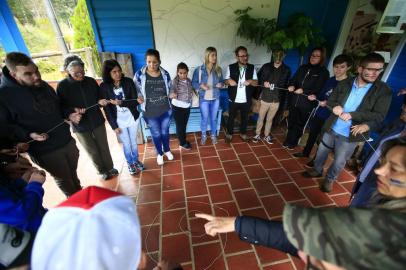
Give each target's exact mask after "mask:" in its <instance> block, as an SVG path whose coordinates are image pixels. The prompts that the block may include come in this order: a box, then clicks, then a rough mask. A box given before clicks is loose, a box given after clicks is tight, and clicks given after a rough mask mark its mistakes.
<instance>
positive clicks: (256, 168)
mask: <svg viewBox="0 0 406 270" xmlns="http://www.w3.org/2000/svg"><path fill="white" fill-rule="evenodd" d="M244 168H245V171H246V172H247V174H248V178H249V179H250V180H253V179H259V178H267V177H268V175H267V174H266V172H265V170H264V169H262V166H261V165H252V166H244Z"/></svg>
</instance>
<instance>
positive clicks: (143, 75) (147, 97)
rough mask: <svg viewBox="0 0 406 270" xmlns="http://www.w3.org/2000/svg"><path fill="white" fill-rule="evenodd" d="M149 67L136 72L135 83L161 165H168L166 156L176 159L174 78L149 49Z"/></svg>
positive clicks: (147, 57) (154, 51)
mask: <svg viewBox="0 0 406 270" xmlns="http://www.w3.org/2000/svg"><path fill="white" fill-rule="evenodd" d="M145 62H146V65H145V66H143V67H142V68H141V69H140V70H138V71H137V72H136V73H135V76H134V82H135V86H136V88H137V92H138V102H139V103H140V104H141V111H142V114H143V117H144V119H145V121H146V122H147V123H148V125H149V127H150V130H151V136H152V141H153V142H154V145H155V149H156V151H157V158H156V160H157V163H158V165H163V164H164V155H165V156H166V157H167V158H168V160H173V155H172V153H171V149H170V148H169V125H170V123H171V116H172V107H171V103H170V101H169V97H168V96H169V90H170V85H171V77H170V76H169V73H168V72H167V71H166V70H165V69H163V68H162V67H161V66H160V65H161V58H160V55H159V52H158V51H157V50H154V49H149V50H147V52H146V53H145Z"/></svg>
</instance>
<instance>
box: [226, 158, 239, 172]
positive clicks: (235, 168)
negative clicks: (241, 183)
mask: <svg viewBox="0 0 406 270" xmlns="http://www.w3.org/2000/svg"><path fill="white" fill-rule="evenodd" d="M223 167H224V171H225V172H226V174H232V173H240V172H243V169H242V167H241V164H240V162H239V161H238V160H234V161H224V162H223Z"/></svg>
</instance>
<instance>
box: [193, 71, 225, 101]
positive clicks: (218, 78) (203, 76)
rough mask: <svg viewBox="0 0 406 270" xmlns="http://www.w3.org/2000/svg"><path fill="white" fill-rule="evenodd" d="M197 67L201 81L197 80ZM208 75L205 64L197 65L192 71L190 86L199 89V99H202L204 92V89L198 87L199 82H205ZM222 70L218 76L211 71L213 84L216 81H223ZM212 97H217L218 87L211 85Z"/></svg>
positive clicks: (218, 95) (218, 94)
mask: <svg viewBox="0 0 406 270" xmlns="http://www.w3.org/2000/svg"><path fill="white" fill-rule="evenodd" d="M199 69H200V72H201V78H200V79H201V81H200V82H199ZM208 77H209V74H208V73H207V69H206V65H205V64H203V65H201V66H200V67H197V68H196V69H195V71H194V72H193V78H192V86H193V88H194V89H198V90H199V99H200V100H203V99H204V93H205V90H203V89H201V88H200V84H202V83H207V79H208ZM223 82H224V79H223V72H221V74H220V76H218V75H217V73H216V72H213V85H216V84H217V83H223ZM213 97H214V98H215V99H218V98H219V97H220V89H219V88H217V87H213Z"/></svg>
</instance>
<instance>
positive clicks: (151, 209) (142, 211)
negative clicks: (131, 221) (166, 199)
mask: <svg viewBox="0 0 406 270" xmlns="http://www.w3.org/2000/svg"><path fill="white" fill-rule="evenodd" d="M137 212H138V216H139V218H140V224H141V225H149V224H152V223H154V224H159V223H160V222H161V219H160V213H161V203H160V202H157V203H148V204H140V205H138V206H137Z"/></svg>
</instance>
